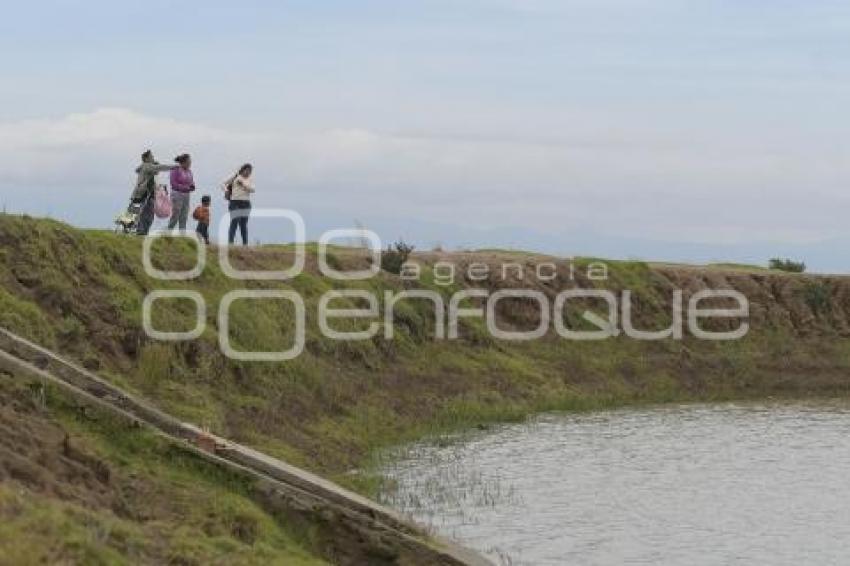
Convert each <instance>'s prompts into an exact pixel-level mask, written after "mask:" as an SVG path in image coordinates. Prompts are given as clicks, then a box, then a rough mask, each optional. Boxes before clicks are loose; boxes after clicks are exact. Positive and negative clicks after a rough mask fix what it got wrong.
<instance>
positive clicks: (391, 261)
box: [381, 240, 413, 275]
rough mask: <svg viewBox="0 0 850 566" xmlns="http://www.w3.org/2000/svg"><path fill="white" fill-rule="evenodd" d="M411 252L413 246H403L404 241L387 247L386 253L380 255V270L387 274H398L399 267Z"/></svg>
mask: <svg viewBox="0 0 850 566" xmlns="http://www.w3.org/2000/svg"><path fill="white" fill-rule="evenodd" d="M412 252H413V246H411V245H409V244H405V243H404V240H399V241H398V242H396V243H395V244H393V245H391V246H387V249H386V251H384V252H383V253H381V269H383V270H384V271H386V272H387V273H394V274H396V275H398V274H400V273H401V267H402V266H403V265H404V264H405V262H406V261H407V258H409V257H410V254H411V253H412Z"/></svg>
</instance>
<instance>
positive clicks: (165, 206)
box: [153, 186, 171, 218]
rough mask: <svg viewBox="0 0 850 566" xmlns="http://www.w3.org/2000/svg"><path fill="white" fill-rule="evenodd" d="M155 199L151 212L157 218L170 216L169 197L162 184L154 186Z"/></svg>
mask: <svg viewBox="0 0 850 566" xmlns="http://www.w3.org/2000/svg"><path fill="white" fill-rule="evenodd" d="M155 199H156V200H154V203H153V213H154V214H155V215H156V217H157V218H170V217H171V198H170V197H169V196H168V190H167V189H166V188H165V187H164V186H159V187H157V188H156V197H155Z"/></svg>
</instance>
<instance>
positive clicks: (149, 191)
mask: <svg viewBox="0 0 850 566" xmlns="http://www.w3.org/2000/svg"><path fill="white" fill-rule="evenodd" d="M178 167H179V165H177V164H175V165H160V164H159V163H157V161H156V160H155V159H154V157H153V153H152V152H151V150H147V151H145V152H144V153H143V154H142V163H141V164H140V165H139V166H138V167H137V168H136V175H137V177H136V188H135V189H134V190H133V194H132V196H131V197H130V203H131V206H132V205H133V204H136V205H138V204H141V210H140V211H139V217H138V221H137V223H136V234H137V235H139V236H147V234H148V232H149V231H150V229H151V224H153V219H154V195H155V193H156V186H157V185H156V176H157V175H158V174H159V173H162V172H164V171H171V170H173V169H176V168H178Z"/></svg>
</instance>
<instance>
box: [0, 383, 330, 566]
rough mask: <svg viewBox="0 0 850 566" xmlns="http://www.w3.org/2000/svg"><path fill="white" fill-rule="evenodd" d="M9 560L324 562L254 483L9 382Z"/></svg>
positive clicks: (2, 410) (4, 493)
mask: <svg viewBox="0 0 850 566" xmlns="http://www.w3.org/2000/svg"><path fill="white" fill-rule="evenodd" d="M0 430H2V435H0V478H2V480H3V481H2V482H0V517H2V523H0V547H2V549H3V558H2V559H0V562H2V563H4V564H20V565H23V564H116V563H125V562H129V563H137V564H138V563H145V564H210V563H213V562H216V563H231V564H233V563H239V564H271V563H277V564H287V565H289V564H293V565H299V564H304V565H307V564H321V563H323V562H322V561H321V560H320V559H318V558H316V557H315V556H313V555H312V554H311V553H310V552H308V551H307V550H305V548H306V547H310V546H312V542H311V541H310V540H309V538H308V537H307V536H306V534H305V533H296V534H293V532H287V531H286V530H285V529H284V528H283V526H282V522H281V521H278V520H277V519H276V518H275V517H272V516H270V515H268V514H267V513H266V512H265V511H264V510H263V509H262V508H261V507H260V506H259V505H257V504H256V503H255V502H254V501H252V499H251V497H250V493H249V490H248V486H247V485H244V483H243V480H241V479H240V478H238V477H235V476H231V475H229V474H227V473H225V472H222V471H221V470H220V469H218V468H215V467H213V466H210V465H208V464H206V463H204V462H203V461H202V460H200V459H198V458H197V457H196V456H194V455H193V454H192V453H189V452H185V451H183V450H181V449H178V448H176V447H174V446H169V445H167V444H166V443H165V442H164V441H163V440H162V439H160V438H158V437H156V436H155V435H154V434H153V433H151V432H149V431H146V430H144V429H141V428H131V427H130V426H128V425H127V423H125V422H123V421H118V420H116V419H114V418H110V417H109V416H108V415H106V414H103V413H99V412H95V411H92V410H90V409H89V410H86V411H81V410H80V408H79V407H78V406H76V405H75V404H74V402H73V401H72V400H70V399H69V398H67V397H65V396H63V395H62V394H61V393H60V392H59V391H58V390H55V389H53V388H43V387H30V386H28V385H27V384H26V382H24V381H21V380H19V379H18V378H17V377H16V376H13V375H3V374H0Z"/></svg>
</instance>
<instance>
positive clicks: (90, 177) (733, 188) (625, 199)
mask: <svg viewBox="0 0 850 566" xmlns="http://www.w3.org/2000/svg"><path fill="white" fill-rule="evenodd" d="M148 147H150V148H152V149H153V150H154V152H155V153H156V155H157V156H158V157H159V158H160V160H162V161H165V160H170V159H171V158H172V157H173V156H174V155H177V154H178V153H181V152H183V151H188V152H190V153H192V154H193V155H194V156H195V172H196V179H197V181H198V184H199V186H201V187H202V188H203V190H205V191H207V192H211V191H213V190H214V189H215V188H216V187H217V186H218V184H219V182H220V180H221V179H223V178H224V177H225V176H226V175H228V174H229V173H230V172H231V171H233V170H234V169H235V168H236V167H237V166H238V165H240V164H241V163H243V162H245V161H252V162H254V163H255V165H256V171H257V173H256V174H257V182H258V186H259V190H260V192H258V195H257V198H258V200H259V201H260V202H263V203H264V204H268V205H270V206H288V207H293V208H301V209H316V208H322V207H324V208H326V209H328V210H332V211H333V210H336V211H345V213H346V214H348V215H350V217H351V218H355V217H356V218H360V219H363V220H365V221H367V222H368V221H369V220H370V219H372V218H381V217H390V218H395V219H398V218H410V219H427V220H429V221H432V222H439V223H442V224H454V225H457V226H463V227H472V228H481V229H494V228H498V227H500V226H523V227H526V228H533V229H535V230H540V231H543V232H548V233H552V234H558V233H562V232H564V231H568V230H576V229H588V230H593V231H595V232H597V233H600V234H604V235H608V236H617V237H627V238H631V237H641V238H654V239H661V240H670V241H674V242H683V241H694V242H711V241H728V242H730V243H734V242H745V241H750V240H754V239H755V240H783V239H786V240H789V241H812V240H817V239H819V238H826V237H831V236H834V235H836V234H841V233H842V231H843V226H844V223H845V221H844V218H843V216H844V215H843V214H841V213H840V211H841V210H844V209H846V207H847V205H848V204H850V203H848V202H847V201H848V198H847V197H845V196H844V193H845V190H844V187H843V185H840V184H838V183H837V181H838V180H840V179H845V180H846V177H847V175H846V167H845V165H844V160H843V155H842V154H841V152H840V151H839V150H837V149H830V148H825V147H820V146H816V145H815V146H811V147H803V149H799V148H793V147H790V146H789V147H785V146H783V145H782V144H775V143H769V142H767V141H765V140H764V138H763V137H759V136H751V137H747V136H746V135H739V136H737V137H735V138H734V141H729V140H727V139H724V138H723V134H722V132H714V133H711V132H709V133H706V132H703V135H702V137H701V138H700V139H697V138H695V137H694V136H691V135H690V133H689V132H687V131H684V130H683V131H680V132H676V131H669V132H667V133H666V134H663V135H662V134H660V133H659V131H658V130H657V129H647V128H642V127H641V126H640V125H635V124H631V125H629V124H620V125H618V126H616V127H615V126H612V127H611V128H610V129H605V128H599V129H597V130H594V129H593V128H592V127H589V126H587V125H586V124H585V125H581V123H579V122H577V129H576V130H575V131H574V132H572V137H570V136H567V137H564V138H561V139H551V138H540V139H535V138H533V137H529V136H525V137H523V136H506V137H498V136H492V135H490V136H482V135H476V134H468V135H464V134H451V135H447V134H441V133H440V132H424V133H423V132H418V133H416V134H410V135H407V134H404V133H384V132H377V131H370V130H363V129H331V130H324V131H307V132H295V131H235V130H231V129H227V128H222V127H217V126H212V125H206V124H198V123H192V122H187V121H181V120H177V119H172V118H160V117H153V116H147V115H144V114H140V113H137V112H134V111H132V110H128V109H121V108H103V109H99V110H95V111H93V112H89V113H78V114H71V115H68V116H65V117H61V118H58V119H42V120H26V121H18V122H9V123H2V124H0V169H2V171H3V172H4V173H3V176H2V178H0V195H2V197H3V200H4V201H9V200H11V201H12V204H13V206H14V207H15V208H17V209H28V210H29V209H31V211H32V212H34V213H40V212H41V209H39V207H40V206H41V207H43V206H44V203H45V202H55V203H57V206H61V207H62V209H63V211H64V214H63V217H66V218H68V219H69V220H72V221H73V220H74V219H75V214H79V211H80V210H81V209H83V208H88V209H95V211H96V212H97V213H98V214H102V215H103V217H104V218H108V217H110V215H112V214H114V211H115V210H116V207H118V206H120V204H121V203H122V202H124V201H125V199H126V196H127V195H128V194H129V190H130V187H131V183H132V179H133V174H132V171H133V169H134V167H135V166H136V164H137V162H138V155H139V154H140V153H141V151H142V150H144V149H146V148H148ZM839 149H840V148H839ZM812 194H816V195H817V198H812V196H811V195H812ZM89 213H91V210H89ZM413 237H415V236H413ZM482 244H485V243H484V242H482Z"/></svg>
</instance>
